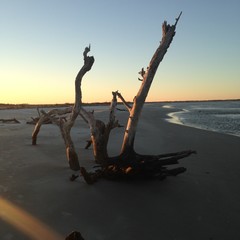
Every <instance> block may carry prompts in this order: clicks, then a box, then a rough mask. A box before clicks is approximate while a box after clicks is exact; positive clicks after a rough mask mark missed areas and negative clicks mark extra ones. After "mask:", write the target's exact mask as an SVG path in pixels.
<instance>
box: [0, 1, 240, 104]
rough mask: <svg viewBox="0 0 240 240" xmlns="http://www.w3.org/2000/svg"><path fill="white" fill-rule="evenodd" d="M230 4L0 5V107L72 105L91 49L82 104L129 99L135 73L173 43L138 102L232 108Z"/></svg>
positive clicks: (238, 49)
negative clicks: (164, 41) (169, 36)
mask: <svg viewBox="0 0 240 240" xmlns="http://www.w3.org/2000/svg"><path fill="white" fill-rule="evenodd" d="M239 9H240V1H239V0H228V1H225V0H211V1H209V0H202V1H197V0H191V1H190V0H101V1H100V0H91V1H86V0H85V1H84V0H41V1H39V0H0V11H1V14H0V32H1V33H0V36H1V37H0V42H1V44H0V103H13V104H20V103H29V104H44V103H52V104H55V103H72V102H74V94H75V93H74V81H75V77H76V75H77V73H78V71H79V70H80V68H81V67H82V65H83V56H82V53H83V51H84V49H85V47H86V46H88V45H89V44H91V52H90V53H89V55H93V56H94V58H95V63H94V65H93V67H92V69H91V71H90V72H88V73H87V74H86V75H85V77H84V78H83V82H82V94H83V102H105V101H111V92H112V91H116V90H118V91H119V92H121V93H122V95H123V96H124V97H125V99H126V100H128V101H131V100H132V99H133V98H134V96H135V95H136V94H137V91H138V89H139V87H140V84H141V82H140V81H138V77H140V75H138V72H139V71H140V70H141V68H142V67H144V68H146V67H147V66H148V64H149V62H150V60H151V57H152V55H153V53H154V52H155V50H156V48H157V47H158V46H159V42H160V40H161V34H162V32H161V31H162V30H161V26H162V23H163V21H164V20H167V21H168V23H170V24H174V23H175V18H176V17H177V16H178V15H179V13H180V12H181V11H182V12H183V13H182V16H181V18H180V20H179V22H178V25H177V29H176V35H175V37H174V39H173V42H172V44H171V46H170V48H169V49H168V52H167V53H166V55H165V57H164V59H163V61H162V62H161V63H160V65H159V68H158V71H157V74H156V75H155V78H154V81H153V84H152V86H151V89H150V92H149V94H148V98H147V101H182V100H216V99H240V65H239V64H240V27H239V24H240V14H239Z"/></svg>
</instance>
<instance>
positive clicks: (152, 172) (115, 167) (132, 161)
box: [80, 150, 196, 184]
mask: <svg viewBox="0 0 240 240" xmlns="http://www.w3.org/2000/svg"><path fill="white" fill-rule="evenodd" d="M193 153H196V151H192V150H188V151H182V152H176V153H169V154H161V155H141V154H138V153H136V152H134V151H131V152H128V153H127V154H122V155H119V156H117V157H113V158H109V159H108V161H107V164H106V165H100V166H98V168H97V170H95V171H94V172H87V171H86V169H85V168H84V167H81V168H80V172H81V175H82V176H83V178H84V179H85V181H86V182H87V183H88V184H93V183H95V182H96V181H97V180H98V179H100V178H104V179H108V180H141V179H143V180H145V179H159V180H163V179H165V178H166V177H167V176H176V175H178V174H180V173H183V172H185V171H186V168H184V167H178V168H172V169H168V168H167V167H166V166H167V165H172V164H178V163H179V162H178V160H180V159H182V158H185V157H188V156H190V155H191V154H193Z"/></svg>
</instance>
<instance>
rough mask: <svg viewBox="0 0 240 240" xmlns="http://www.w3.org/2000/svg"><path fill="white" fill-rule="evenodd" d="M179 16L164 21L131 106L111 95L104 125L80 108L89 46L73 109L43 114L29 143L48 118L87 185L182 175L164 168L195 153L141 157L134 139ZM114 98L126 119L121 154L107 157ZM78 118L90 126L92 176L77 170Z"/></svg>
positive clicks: (116, 94)
mask: <svg viewBox="0 0 240 240" xmlns="http://www.w3.org/2000/svg"><path fill="white" fill-rule="evenodd" d="M180 16H181V13H180V15H179V16H178V18H176V22H175V24H174V25H169V24H167V22H166V21H165V22H164V23H163V24H162V39H161V42H160V45H159V47H158V48H157V50H156V51H155V53H154V54H153V57H152V59H151V61H150V63H149V66H148V67H147V69H146V70H144V68H142V70H141V71H140V75H141V77H142V78H141V79H139V80H141V81H142V83H141V86H140V89H139V91H138V93H137V95H136V96H135V98H134V101H133V104H132V106H130V105H129V104H128V103H127V102H126V101H125V99H124V98H123V96H122V95H121V93H119V92H118V91H115V92H112V95H113V98H112V101H111V106H110V112H109V120H108V122H107V123H104V122H103V121H100V120H98V119H96V118H95V116H94V114H93V113H92V112H88V111H86V110H85V109H84V108H83V106H82V93H81V83H82V79H83V76H84V75H85V74H86V72H87V71H89V70H90V69H91V67H92V65H93V63H94V58H93V57H92V56H88V55H87V54H88V52H89V51H90V46H89V47H86V48H85V51H84V53H83V56H84V65H83V67H82V68H81V70H80V71H79V73H78V75H77V77H76V80H75V104H74V106H73V107H72V108H66V109H63V110H59V109H53V110H51V111H50V112H48V113H45V112H44V111H42V115H41V117H40V119H39V121H38V123H37V124H36V126H35V129H34V131H33V134H32V144H33V145H35V144H36V142H37V135H38V132H39V130H40V127H41V124H42V123H43V121H45V120H46V119H50V120H52V121H53V122H55V123H56V124H57V125H58V126H59V127H60V130H61V133H62V137H63V139H64V142H65V146H66V154H67V159H68V161H69V165H70V168H71V169H72V170H75V171H78V170H80V172H81V174H82V176H83V177H84V179H85V180H86V182H87V183H90V184H91V183H93V182H95V181H96V180H97V179H98V178H100V177H103V178H109V179H132V178H133V179H135V178H158V179H164V178H165V177H166V176H168V175H177V174H179V173H182V172H184V171H185V170H186V169H185V168H183V167H178V168H174V169H170V170H169V169H167V168H166V165H172V164H177V163H178V160H179V159H181V158H184V157H187V156H189V155H191V154H192V153H195V151H192V150H187V151H182V152H176V153H168V154H161V155H141V154H138V153H136V152H135V150H134V139H135V134H136V131H137V125H138V121H139V117H140V114H141V111H142V108H143V106H144V103H145V100H146V97H147V95H148V92H149V90H150V87H151V83H152V81H153V79H154V76H155V73H156V71H157V69H158V66H159V64H160V62H161V61H162V59H163V57H164V55H165V54H166V52H167V49H168V48H169V46H170V44H171V42H172V40H173V37H174V35H175V30H176V26H177V23H178V20H179V18H180ZM117 99H120V100H121V101H122V102H123V104H124V105H125V106H126V108H127V110H128V112H129V118H128V122H127V125H126V128H125V133H124V138H123V142H122V148H121V152H120V154H119V155H118V156H115V157H109V156H108V151H107V145H108V140H109V135H110V132H111V130H112V129H114V128H116V127H118V126H119V123H118V120H117V119H116V116H115V112H116V107H117ZM69 113H70V117H69V118H68V120H62V118H60V119H59V120H56V118H55V115H64V114H69ZM79 115H80V116H81V117H82V118H83V119H84V120H85V122H86V123H87V124H88V125H89V128H90V132H91V143H92V146H93V152H94V157H95V161H96V163H98V164H99V169H98V170H96V171H95V172H92V173H88V172H87V171H86V170H85V168H84V167H80V164H79V161H78V155H77V154H76V151H75V148H74V143H73V141H72V139H71V134H70V132H71V128H72V126H73V125H74V122H75V120H76V118H77V117H78V116H79ZM65 119H66V118H65Z"/></svg>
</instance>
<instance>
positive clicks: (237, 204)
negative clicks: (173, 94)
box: [0, 105, 240, 240]
mask: <svg viewBox="0 0 240 240" xmlns="http://www.w3.org/2000/svg"><path fill="white" fill-rule="evenodd" d="M170 111H172V109H166V108H161V109H159V108H156V107H155V106H154V105H148V106H147V107H145V108H144V111H143V113H142V116H141V120H140V122H139V126H138V131H137V136H136V142H135V149H136V151H137V152H139V153H145V154H160V153H168V152H176V151H182V150H188V149H192V150H196V151H197V155H191V156H190V157H188V158H185V159H183V160H181V162H180V164H179V165H180V166H184V167H186V168H187V171H186V172H185V173H183V174H180V175H178V176H177V177H168V178H167V179H166V180H164V181H158V180H154V181H144V182H143V181H141V182H139V181H138V182H111V181H106V180H100V181H99V182H97V183H96V184H94V185H87V184H86V183H85V181H84V180H83V179H82V178H81V177H79V178H78V179H77V180H76V181H74V182H71V181H70V180H69V177H70V176H71V174H72V173H73V171H71V170H70V169H69V167H68V163H67V160H66V155H65V149H64V144H63V140H62V138H61V136H60V132H59V129H58V127H56V126H54V125H44V126H43V127H42V129H41V132H40V133H39V137H38V145H37V146H32V145H31V134H32V130H33V127H34V126H33V125H28V124H26V121H27V120H29V119H30V117H31V116H36V115H37V112H36V110H35V109H22V110H21V109H18V110H0V118H11V117H16V118H17V119H18V120H20V122H21V123H20V124H3V123H0V239H3V240H10V239H13V240H15V239H17V240H26V239H64V238H65V237H66V236H67V235H68V234H69V233H70V232H71V231H74V230H77V231H80V232H81V233H82V236H83V237H84V239H86V240H113V239H114V240H133V239H138V240H146V239H149V240H156V239H163V240H188V239H189V240H190V239H191V240H192V239H195V240H204V239H205V240H226V239H231V240H237V239H240V230H239V229H240V147H239V146H240V138H239V137H235V136H230V135H225V134H220V133H216V132H210V131H205V130H200V129H195V128H191V127H186V126H183V125H177V124H173V123H169V122H167V121H166V120H165V118H166V114H167V113H169V112H170ZM96 117H97V118H100V119H105V118H107V117H108V116H107V114H106V112H105V111H103V110H101V109H100V110H99V111H96ZM118 118H119V120H120V123H121V124H124V123H125V122H126V119H127V113H126V112H118ZM123 131H124V129H123V128H118V129H115V130H113V131H112V135H111V140H110V143H109V153H110V154H111V155H116V154H118V153H119V151H120V148H121V141H122V136H123ZM72 136H73V139H74V142H75V146H76V148H77V151H78V154H79V158H80V164H81V165H82V166H84V167H86V168H87V169H88V170H91V168H92V166H94V162H93V154H92V151H91V149H89V150H85V149H84V147H85V144H86V140H88V139H89V130H88V127H87V125H86V124H85V123H84V122H83V121H82V120H81V119H78V120H77V122H76V125H75V126H74V128H73V129H72ZM36 235H37V236H39V238H37V237H36Z"/></svg>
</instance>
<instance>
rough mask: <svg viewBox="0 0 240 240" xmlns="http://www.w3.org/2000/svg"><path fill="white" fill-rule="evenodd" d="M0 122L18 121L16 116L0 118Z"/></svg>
mask: <svg viewBox="0 0 240 240" xmlns="http://www.w3.org/2000/svg"><path fill="white" fill-rule="evenodd" d="M0 122H2V123H20V122H19V121H18V120H17V119H16V118H8V119H3V118H2V119H0Z"/></svg>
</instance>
